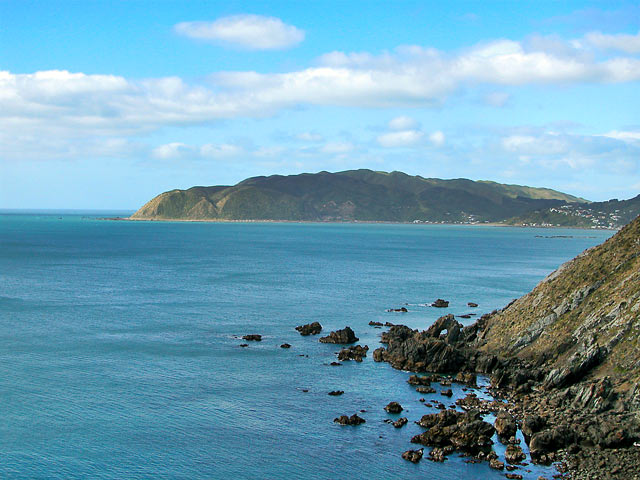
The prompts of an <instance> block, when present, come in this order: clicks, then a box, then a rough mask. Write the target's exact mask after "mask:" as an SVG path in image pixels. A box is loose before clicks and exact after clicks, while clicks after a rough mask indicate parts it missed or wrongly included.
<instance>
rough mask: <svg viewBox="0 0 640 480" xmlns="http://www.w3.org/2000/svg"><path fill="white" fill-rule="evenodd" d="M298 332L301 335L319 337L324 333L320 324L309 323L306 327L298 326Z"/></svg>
mask: <svg viewBox="0 0 640 480" xmlns="http://www.w3.org/2000/svg"><path fill="white" fill-rule="evenodd" d="M296 330H297V331H298V332H300V335H303V336H307V335H317V334H319V333H320V332H321V331H322V325H320V323H319V322H313V323H307V324H306V325H298V326H297V327H296Z"/></svg>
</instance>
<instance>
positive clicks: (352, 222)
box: [99, 217, 622, 232]
mask: <svg viewBox="0 0 640 480" xmlns="http://www.w3.org/2000/svg"><path fill="white" fill-rule="evenodd" d="M99 220H111V221H124V222H126V221H129V222H164V223H174V222H180V223H285V224H288V223H293V224H295V223H301V224H316V225H325V224H329V225H359V224H363V225H416V226H438V225H442V226H458V227H512V228H546V229H570V230H585V231H594V230H607V231H612V232H617V231H619V230H620V229H621V228H622V227H618V228H605V227H598V228H587V227H577V226H556V225H510V224H507V223H499V222H487V223H451V222H393V221H385V220H350V221H338V220H325V221H323V220H264V219H263V220H228V219H190V218H131V217H104V218H99Z"/></svg>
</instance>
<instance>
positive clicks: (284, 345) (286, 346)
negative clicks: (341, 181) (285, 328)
mask: <svg viewBox="0 0 640 480" xmlns="http://www.w3.org/2000/svg"><path fill="white" fill-rule="evenodd" d="M280 348H291V345H289V344H288V343H283V344H282V345H280Z"/></svg>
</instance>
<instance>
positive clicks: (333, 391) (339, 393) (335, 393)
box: [328, 390, 344, 397]
mask: <svg viewBox="0 0 640 480" xmlns="http://www.w3.org/2000/svg"><path fill="white" fill-rule="evenodd" d="M343 393H344V390H332V391H331V392H329V393H328V395H331V396H332V397H337V396H339V395H342V394H343Z"/></svg>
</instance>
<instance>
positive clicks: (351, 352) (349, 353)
mask: <svg viewBox="0 0 640 480" xmlns="http://www.w3.org/2000/svg"><path fill="white" fill-rule="evenodd" d="M368 351H369V347H368V346H367V345H365V346H364V347H363V346H362V345H353V346H351V347H347V348H343V349H342V350H340V352H338V360H339V361H344V360H355V361H356V362H362V359H363V358H364V357H366V356H367V352H368Z"/></svg>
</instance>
